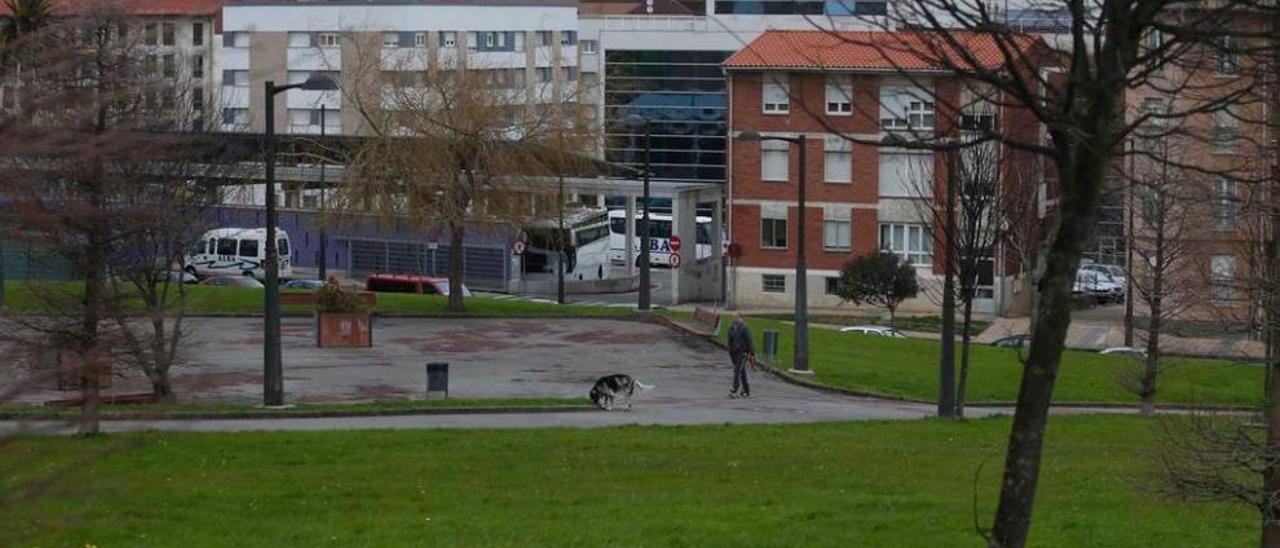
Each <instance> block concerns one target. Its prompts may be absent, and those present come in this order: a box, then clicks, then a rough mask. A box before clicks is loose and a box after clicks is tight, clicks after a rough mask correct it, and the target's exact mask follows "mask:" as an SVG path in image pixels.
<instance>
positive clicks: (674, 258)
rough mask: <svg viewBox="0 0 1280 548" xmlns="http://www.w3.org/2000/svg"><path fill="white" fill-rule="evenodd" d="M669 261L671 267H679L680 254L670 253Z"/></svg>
mask: <svg viewBox="0 0 1280 548" xmlns="http://www.w3.org/2000/svg"><path fill="white" fill-rule="evenodd" d="M669 262H670V263H671V268H680V254H679V253H672V254H671V258H670V259H669Z"/></svg>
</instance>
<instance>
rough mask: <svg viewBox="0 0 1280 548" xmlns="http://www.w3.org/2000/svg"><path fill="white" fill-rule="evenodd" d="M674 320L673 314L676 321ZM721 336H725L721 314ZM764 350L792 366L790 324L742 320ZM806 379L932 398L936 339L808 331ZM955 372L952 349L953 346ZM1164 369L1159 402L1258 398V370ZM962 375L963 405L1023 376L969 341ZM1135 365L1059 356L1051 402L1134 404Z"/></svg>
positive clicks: (1226, 366)
mask: <svg viewBox="0 0 1280 548" xmlns="http://www.w3.org/2000/svg"><path fill="white" fill-rule="evenodd" d="M677 317H678V316H677ZM722 322H723V326H722V327H721V329H720V337H721V339H722V340H723V339H724V337H725V335H727V334H728V331H729V330H728V327H727V326H728V325H729V324H728V322H729V319H728V318H727V317H726V318H725V319H724V320H722ZM747 323H748V325H750V326H751V328H752V333H753V334H754V336H755V339H756V350H757V351H759V350H761V349H762V348H763V345H764V344H763V339H764V336H763V333H762V332H763V330H765V329H774V330H777V331H778V339H779V342H778V346H779V352H778V353H779V355H778V359H777V362H778V363H779V364H782V365H784V366H787V365H789V364H790V363H791V359H792V349H793V348H794V347H793V345H794V342H793V340H792V334H793V333H794V329H793V327H792V326H791V325H790V324H787V323H784V322H781V321H778V320H768V319H759V318H747ZM809 339H810V350H809V356H810V357H809V361H810V368H812V369H813V371H814V373H815V375H814V376H813V377H808V379H809V380H813V381H816V382H819V383H822V384H827V385H831V386H838V387H842V388H849V389H853V390H859V391H864V392H869V393H874V394H882V395H888V396H898V397H906V398H912V399H919V400H929V401H933V400H934V399H935V398H937V390H938V347H939V343H938V341H933V340H925V339H890V338H885V337H874V336H866V335H849V334H842V333H840V332H838V331H833V330H829V329H816V328H811V329H810V330H809ZM956 352H957V356H956V367H957V370H958V369H959V364H960V359H959V345H958V344H957V345H956ZM1161 362H1162V363H1163V364H1164V367H1165V368H1166V369H1165V371H1163V372H1162V373H1161V374H1160V377H1159V378H1158V381H1157V382H1158V385H1157V388H1158V392H1157V394H1156V400H1157V402H1158V403H1164V404H1193V405H1200V404H1204V405H1254V404H1257V403H1258V402H1259V401H1260V400H1261V397H1262V390H1263V379H1264V377H1265V371H1264V368H1263V367H1261V366H1259V365H1255V364H1241V363H1234V362H1227V361H1220V360H1204V359H1194V358H1177V357H1163V358H1162V359H1161ZM969 367H970V372H969V398H968V399H969V402H971V403H982V402H1011V401H1014V400H1016V399H1017V395H1018V383H1019V381H1020V380H1021V378H1022V363H1021V361H1019V358H1018V352H1017V351H1016V350H1012V349H1007V348H996V347H993V346H988V345H978V344H975V345H973V347H972V354H971V358H970V366H969ZM1134 367H1140V365H1139V364H1138V363H1137V361H1136V360H1134V359H1132V358H1126V357H1121V356H1103V355H1101V354H1098V353H1096V352H1084V351H1075V350H1068V351H1066V352H1064V353H1063V357H1062V367H1061V370H1060V371H1059V375H1058V381H1057V386H1056V388H1055V389H1054V399H1055V401H1058V402H1091V403H1115V402H1118V403H1136V402H1138V397H1137V396H1136V395H1134V394H1132V393H1130V392H1128V391H1126V390H1125V389H1124V388H1122V387H1121V385H1120V383H1119V382H1117V380H1116V375H1117V372H1119V371H1122V370H1126V369H1127V368H1134Z"/></svg>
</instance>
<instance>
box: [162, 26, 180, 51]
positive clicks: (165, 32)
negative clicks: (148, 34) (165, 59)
mask: <svg viewBox="0 0 1280 548" xmlns="http://www.w3.org/2000/svg"><path fill="white" fill-rule="evenodd" d="M160 31H161V32H160V34H161V39H162V40H163V43H164V45H166V46H172V45H174V44H176V43H177V39H176V37H175V36H174V34H175V25H174V24H173V23H164V24H161V25H160Z"/></svg>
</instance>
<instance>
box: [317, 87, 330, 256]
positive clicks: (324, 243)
mask: <svg viewBox="0 0 1280 548" xmlns="http://www.w3.org/2000/svg"><path fill="white" fill-rule="evenodd" d="M327 111H328V107H327V106H326V105H325V104H324V103H321V104H320V137H321V141H324V139H323V137H324V136H325V127H324V126H325V114H327ZM322 150H323V149H322ZM325 163H326V162H325V159H324V157H321V158H320V265H319V267H320V276H319V278H320V281H328V280H329V268H328V267H329V250H328V240H329V238H328V237H327V235H326V234H325V230H324V225H325V223H326V222H327V219H325V218H324V215H325V214H327V213H328V212H329V210H328V207H327V206H328V204H327V203H326V198H325V195H327V194H328V193H329V189H328V188H326V187H325V186H324V165H325Z"/></svg>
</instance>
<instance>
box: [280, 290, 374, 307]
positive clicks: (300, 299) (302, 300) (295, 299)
mask: <svg viewBox="0 0 1280 548" xmlns="http://www.w3.org/2000/svg"><path fill="white" fill-rule="evenodd" d="M356 295H358V296H359V297H360V300H361V301H364V304H367V305H369V306H373V305H376V304H378V294H377V293H374V292H372V291H361V292H359V293H356ZM319 299H320V296H319V295H317V294H316V293H315V292H314V291H307V292H304V293H293V292H281V293H280V304H282V305H292V306H315V304H316V302H317V301H318V300H319Z"/></svg>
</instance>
